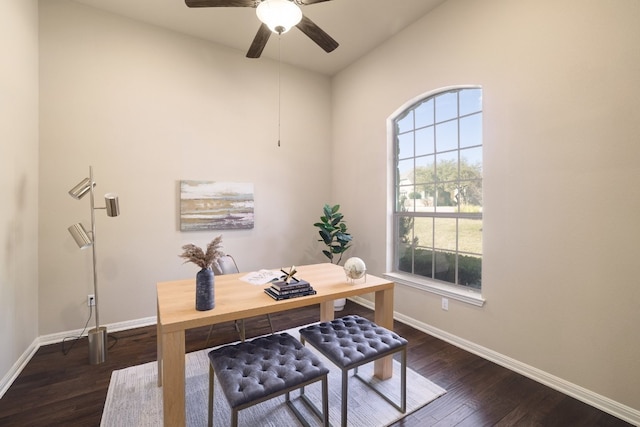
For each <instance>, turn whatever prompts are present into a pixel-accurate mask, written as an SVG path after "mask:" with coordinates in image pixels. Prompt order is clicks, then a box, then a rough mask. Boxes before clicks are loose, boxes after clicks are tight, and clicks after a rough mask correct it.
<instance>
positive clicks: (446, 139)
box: [436, 120, 458, 152]
mask: <svg viewBox="0 0 640 427" xmlns="http://www.w3.org/2000/svg"><path fill="white" fill-rule="evenodd" d="M457 149H458V121H457V120H452V121H450V122H445V123H441V124H439V125H436V151H438V152H441V151H447V150H457Z"/></svg>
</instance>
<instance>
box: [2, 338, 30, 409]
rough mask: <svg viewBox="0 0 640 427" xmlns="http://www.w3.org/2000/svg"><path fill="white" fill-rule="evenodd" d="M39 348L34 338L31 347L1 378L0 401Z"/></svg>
mask: <svg viewBox="0 0 640 427" xmlns="http://www.w3.org/2000/svg"><path fill="white" fill-rule="evenodd" d="M39 348H40V346H39V345H38V339H37V338H36V339H35V340H33V342H32V343H31V345H30V346H29V347H27V349H26V350H25V351H24V353H22V355H21V356H20V358H19V359H18V360H17V361H16V363H14V364H13V366H12V367H11V369H9V372H7V374H6V375H5V376H4V377H2V380H0V399H2V396H4V394H5V393H6V392H7V390H9V387H11V384H13V382H14V381H15V380H16V378H18V375H20V372H22V370H23V369H24V367H25V366H27V363H29V361H30V360H31V358H32V357H33V355H34V354H36V351H38V349H39Z"/></svg>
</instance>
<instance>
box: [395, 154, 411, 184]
mask: <svg viewBox="0 0 640 427" xmlns="http://www.w3.org/2000/svg"><path fill="white" fill-rule="evenodd" d="M398 174H399V177H398V178H399V179H400V183H401V184H407V183H406V182H404V181H407V180H408V181H409V182H413V158H410V159H407V160H400V161H399V162H398Z"/></svg>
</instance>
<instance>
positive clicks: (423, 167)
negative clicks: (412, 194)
mask: <svg viewBox="0 0 640 427" xmlns="http://www.w3.org/2000/svg"><path fill="white" fill-rule="evenodd" d="M435 173H436V172H435V159H434V156H423V157H416V178H415V179H416V184H425V183H429V182H434V181H435Z"/></svg>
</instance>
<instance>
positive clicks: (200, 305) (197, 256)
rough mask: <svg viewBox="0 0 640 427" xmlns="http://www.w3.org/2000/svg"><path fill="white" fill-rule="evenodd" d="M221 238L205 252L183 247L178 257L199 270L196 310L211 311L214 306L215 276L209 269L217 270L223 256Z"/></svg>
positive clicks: (214, 240)
mask: <svg viewBox="0 0 640 427" xmlns="http://www.w3.org/2000/svg"><path fill="white" fill-rule="evenodd" d="M221 247H222V236H218V237H216V238H215V239H213V240H212V241H211V243H209V244H208V245H207V252H204V251H203V250H202V249H201V248H199V247H197V246H196V245H193V244H191V243H189V244H188V245H184V246H183V247H182V249H183V250H184V252H183V253H182V255H180V257H181V258H184V259H185V260H186V261H185V263H186V262H192V263H194V264H195V265H197V266H198V267H200V268H201V270H200V271H198V273H197V274H196V310H198V311H206V310H211V309H212V308H214V307H215V306H216V302H215V289H214V282H215V276H214V274H213V270H212V269H211V267H212V266H213V265H214V264H215V265H216V268H218V269H219V266H218V259H219V258H220V257H221V256H223V255H224V253H223V252H222V251H221V250H220V248H221Z"/></svg>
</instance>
